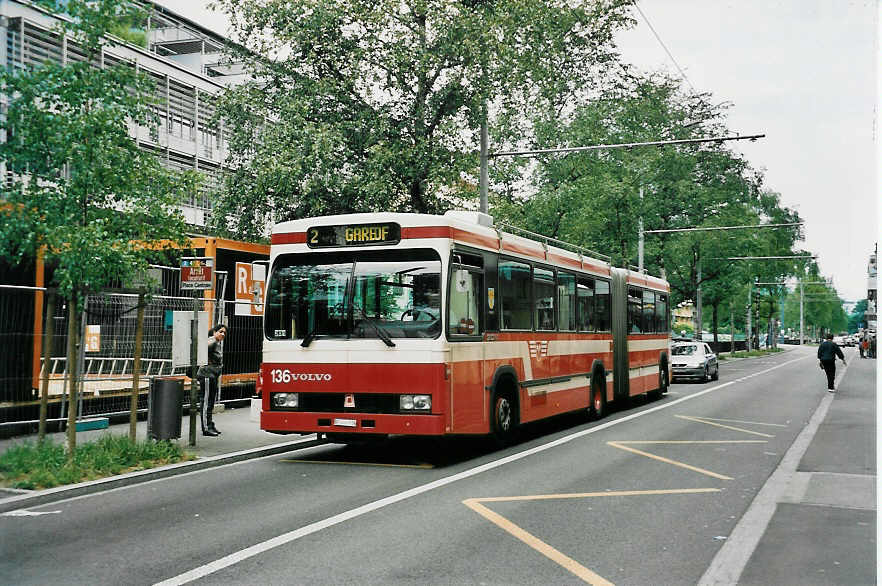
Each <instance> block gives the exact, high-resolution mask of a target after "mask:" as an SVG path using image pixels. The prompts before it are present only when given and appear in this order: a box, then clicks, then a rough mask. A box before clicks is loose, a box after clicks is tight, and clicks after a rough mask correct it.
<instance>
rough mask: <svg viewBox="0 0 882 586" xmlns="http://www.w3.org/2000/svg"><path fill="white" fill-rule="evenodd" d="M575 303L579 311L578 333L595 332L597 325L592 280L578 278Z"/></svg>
mask: <svg viewBox="0 0 882 586" xmlns="http://www.w3.org/2000/svg"><path fill="white" fill-rule="evenodd" d="M576 303H577V304H578V311H579V316H578V320H579V331H580V332H593V331H595V330H596V329H597V326H598V324H597V316H596V314H595V308H594V279H586V278H582V277H579V284H578V286H577V287H576Z"/></svg>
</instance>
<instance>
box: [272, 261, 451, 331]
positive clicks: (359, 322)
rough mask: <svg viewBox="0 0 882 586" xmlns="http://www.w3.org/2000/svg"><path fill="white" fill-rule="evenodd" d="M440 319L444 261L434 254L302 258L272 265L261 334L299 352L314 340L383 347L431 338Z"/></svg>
mask: <svg viewBox="0 0 882 586" xmlns="http://www.w3.org/2000/svg"><path fill="white" fill-rule="evenodd" d="M440 319H441V259H440V257H439V256H438V253H437V252H435V251H434V250H431V249H418V250H406V251H405V250H401V251H388V250H387V251H345V252H334V253H327V252H326V253H306V254H289V255H284V256H280V257H279V258H278V259H276V261H275V263H274V265H273V271H272V276H271V277H270V283H269V287H268V289H267V297H266V305H265V319H264V329H265V334H266V337H267V338H269V339H270V340H285V339H288V340H290V339H303V341H304V343H303V345H309V342H311V341H312V339H313V338H315V337H336V338H347V339H349V338H380V339H383V340H384V341H387V340H389V339H390V338H435V337H437V336H438V335H440V333H441V321H440ZM387 344H389V342H388V341H387ZM389 345H394V344H389Z"/></svg>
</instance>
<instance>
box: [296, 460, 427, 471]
mask: <svg viewBox="0 0 882 586" xmlns="http://www.w3.org/2000/svg"><path fill="white" fill-rule="evenodd" d="M281 461H282V462H295V463H298V464H340V465H344V466H379V467H381V468H420V469H423V470H428V469H432V468H434V466H432V465H431V464H382V463H380V462H342V461H341V462H337V461H333V460H297V459H295V458H287V459H283V460H281Z"/></svg>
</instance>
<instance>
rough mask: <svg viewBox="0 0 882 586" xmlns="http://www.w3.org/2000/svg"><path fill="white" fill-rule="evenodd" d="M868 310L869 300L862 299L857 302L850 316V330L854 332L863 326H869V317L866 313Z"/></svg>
mask: <svg viewBox="0 0 882 586" xmlns="http://www.w3.org/2000/svg"><path fill="white" fill-rule="evenodd" d="M866 312H867V300H866V299H861V300H860V301H858V302H857V304H855V306H854V309H853V310H852V312H851V315H849V316H848V332H849V333H851V334H853V333H855V332H857V331H858V330H859V329H860V328H862V327H867V319H866V317H865V316H864V314H865V313H866Z"/></svg>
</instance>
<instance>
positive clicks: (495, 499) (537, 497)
mask: <svg viewBox="0 0 882 586" xmlns="http://www.w3.org/2000/svg"><path fill="white" fill-rule="evenodd" d="M720 490H721V489H719V488H675V489H668V488H665V489H659V490H604V491H599V492H573V493H563V494H532V495H527V496H488V497H484V498H477V499H468V500H470V501H475V502H482V503H504V502H516V501H547V500H552V499H583V498H593V497H598V496H646V495H654V494H695V493H701V492H720Z"/></svg>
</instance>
